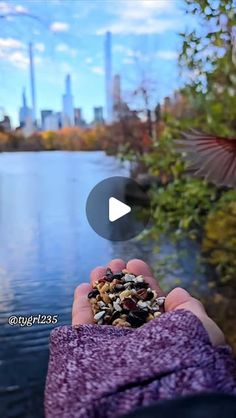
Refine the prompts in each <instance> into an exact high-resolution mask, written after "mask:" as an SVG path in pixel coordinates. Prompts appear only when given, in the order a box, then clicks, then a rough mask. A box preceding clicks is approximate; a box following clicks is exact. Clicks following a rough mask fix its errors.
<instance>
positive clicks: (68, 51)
mask: <svg viewBox="0 0 236 418" xmlns="http://www.w3.org/2000/svg"><path fill="white" fill-rule="evenodd" d="M56 51H57V52H62V53H64V54H68V55H70V56H71V57H76V55H77V54H78V52H77V51H76V49H73V48H71V47H70V46H69V45H67V44H65V43H61V44H58V45H57V46H56Z"/></svg>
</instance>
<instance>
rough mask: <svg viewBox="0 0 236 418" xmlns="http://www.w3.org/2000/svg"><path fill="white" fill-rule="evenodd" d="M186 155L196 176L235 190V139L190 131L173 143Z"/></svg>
mask: <svg viewBox="0 0 236 418" xmlns="http://www.w3.org/2000/svg"><path fill="white" fill-rule="evenodd" d="M175 143H176V145H177V147H178V148H177V149H178V151H182V152H185V153H186V158H187V160H189V161H190V162H191V165H190V169H192V170H193V171H194V173H195V175H196V176H199V177H204V178H205V179H206V180H208V181H209V182H212V183H214V184H216V185H218V186H227V187H234V188H236V138H223V137H217V136H214V135H208V134H206V133H203V132H199V131H196V130H192V131H191V132H188V133H186V132H184V133H183V134H182V139H180V140H177V141H175Z"/></svg>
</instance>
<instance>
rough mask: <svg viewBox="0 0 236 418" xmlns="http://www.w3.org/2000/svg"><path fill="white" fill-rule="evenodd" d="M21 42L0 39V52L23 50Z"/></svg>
mask: <svg viewBox="0 0 236 418" xmlns="http://www.w3.org/2000/svg"><path fill="white" fill-rule="evenodd" d="M24 47H25V45H24V44H23V42H21V41H19V40H18V39H14V38H0V50H2V49H16V48H24Z"/></svg>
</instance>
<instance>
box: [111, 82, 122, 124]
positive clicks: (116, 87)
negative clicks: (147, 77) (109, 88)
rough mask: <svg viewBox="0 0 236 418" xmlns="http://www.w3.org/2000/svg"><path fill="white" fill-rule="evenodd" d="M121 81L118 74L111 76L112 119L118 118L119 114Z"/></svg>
mask: <svg viewBox="0 0 236 418" xmlns="http://www.w3.org/2000/svg"><path fill="white" fill-rule="evenodd" d="M121 105H122V100H121V81H120V75H119V74H115V75H114V77H113V120H119V118H120V116H121V110H122V109H121V107H122V106H121Z"/></svg>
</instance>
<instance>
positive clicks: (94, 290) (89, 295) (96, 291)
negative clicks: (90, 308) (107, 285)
mask: <svg viewBox="0 0 236 418" xmlns="http://www.w3.org/2000/svg"><path fill="white" fill-rule="evenodd" d="M97 295H99V290H98V289H93V290H91V292H89V294H88V298H89V299H91V298H95V297H96V296H97Z"/></svg>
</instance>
